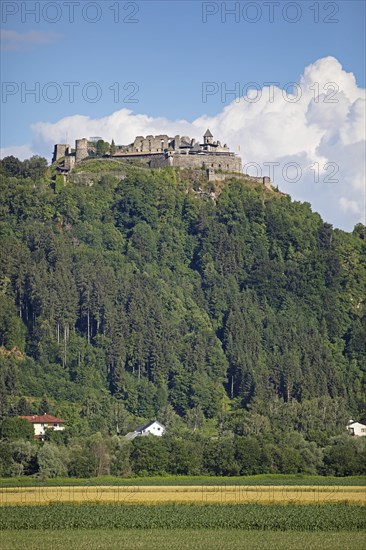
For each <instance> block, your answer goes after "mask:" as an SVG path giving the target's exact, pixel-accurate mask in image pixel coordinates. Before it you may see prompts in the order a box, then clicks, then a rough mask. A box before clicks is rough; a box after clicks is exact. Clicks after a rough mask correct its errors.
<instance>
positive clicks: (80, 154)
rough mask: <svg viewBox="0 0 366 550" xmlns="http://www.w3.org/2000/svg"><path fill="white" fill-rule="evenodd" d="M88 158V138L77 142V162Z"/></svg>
mask: <svg viewBox="0 0 366 550" xmlns="http://www.w3.org/2000/svg"><path fill="white" fill-rule="evenodd" d="M87 156H88V140H87V139H86V138H83V139H77V140H76V141H75V157H76V158H75V162H80V161H81V160H83V159H85V158H86V157H87Z"/></svg>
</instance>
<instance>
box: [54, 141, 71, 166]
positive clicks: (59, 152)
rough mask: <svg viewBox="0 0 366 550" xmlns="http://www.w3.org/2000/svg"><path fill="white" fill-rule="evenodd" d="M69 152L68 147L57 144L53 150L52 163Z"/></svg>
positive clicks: (63, 144)
mask: <svg viewBox="0 0 366 550" xmlns="http://www.w3.org/2000/svg"><path fill="white" fill-rule="evenodd" d="M69 150H70V145H67V144H65V143H57V144H56V145H55V147H54V150H53V157H52V162H56V161H57V160H59V159H60V158H62V157H64V156H65V155H66V152H67V151H69Z"/></svg>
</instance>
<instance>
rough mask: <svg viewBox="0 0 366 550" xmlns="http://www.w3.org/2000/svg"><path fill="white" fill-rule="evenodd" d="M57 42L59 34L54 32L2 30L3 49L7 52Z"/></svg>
mask: <svg viewBox="0 0 366 550" xmlns="http://www.w3.org/2000/svg"><path fill="white" fill-rule="evenodd" d="M56 40H57V34H56V33H54V32H44V31H28V32H18V31H12V30H5V29H2V30H0V44H1V49H2V50H5V51H17V50H25V49H27V48H29V47H30V46H36V45H42V44H50V43H51V42H55V41H56Z"/></svg>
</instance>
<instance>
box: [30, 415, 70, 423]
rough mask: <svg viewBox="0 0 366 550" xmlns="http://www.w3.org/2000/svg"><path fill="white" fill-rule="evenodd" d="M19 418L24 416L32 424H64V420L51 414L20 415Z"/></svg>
mask: <svg viewBox="0 0 366 550" xmlns="http://www.w3.org/2000/svg"><path fill="white" fill-rule="evenodd" d="M19 418H24V419H25V420H28V421H29V422H31V423H32V424H64V423H65V420H62V418H58V417H57V416H52V414H40V415H34V416H20V417H19Z"/></svg>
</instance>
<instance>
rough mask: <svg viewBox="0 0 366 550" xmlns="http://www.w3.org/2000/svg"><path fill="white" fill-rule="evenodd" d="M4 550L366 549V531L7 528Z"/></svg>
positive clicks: (0, 541) (3, 540)
mask: <svg viewBox="0 0 366 550" xmlns="http://www.w3.org/2000/svg"><path fill="white" fill-rule="evenodd" d="M0 548H1V550H50V549H52V550H64V549H65V548H67V549H68V550H84V549H85V550H91V549H92V550H95V549H98V550H99V549H100V550H117V549H121V548H122V549H131V550H132V549H133V550H137V549H141V550H181V549H195V550H204V549H205V550H206V549H210V550H222V549H225V550H236V549H238V550H239V549H240V550H242V549H244V548H250V549H251V550H265V549H266V550H267V549H269V548H276V550H277V549H278V550H298V549H299V548H304V549H306V550H363V549H364V548H365V533H359V532H358V533H354V532H341V533H339V532H338V533H334V532H328V533H321V532H320V533H309V532H304V531H300V532H281V533H279V532H271V531H237V530H235V531H233V530H229V529H222V530H217V529H199V530H193V529H173V530H169V531H166V530H164V529H154V530H150V529H149V530H144V531H141V530H140V531H139V530H131V529H123V530H121V529H118V530H114V531H107V530H93V531H91V530H73V531H70V530H62V531H45V532H44V531H16V532H15V531H3V532H2V533H1V539H0Z"/></svg>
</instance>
